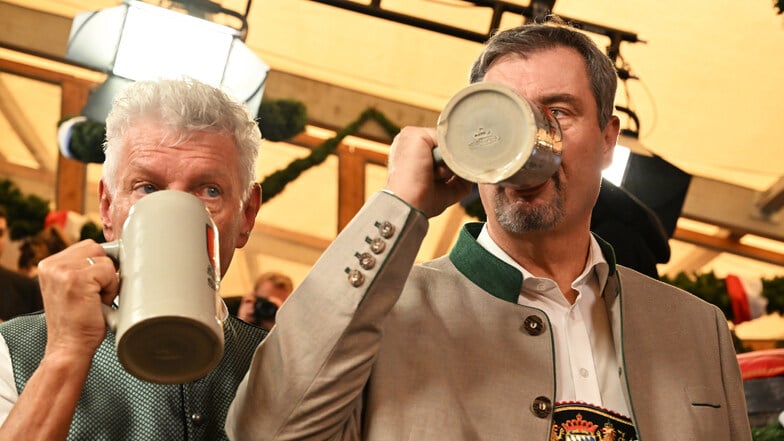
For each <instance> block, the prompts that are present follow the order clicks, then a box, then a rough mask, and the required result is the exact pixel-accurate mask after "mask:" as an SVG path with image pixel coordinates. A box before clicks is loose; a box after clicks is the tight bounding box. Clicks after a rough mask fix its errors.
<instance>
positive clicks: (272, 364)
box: [226, 192, 428, 441]
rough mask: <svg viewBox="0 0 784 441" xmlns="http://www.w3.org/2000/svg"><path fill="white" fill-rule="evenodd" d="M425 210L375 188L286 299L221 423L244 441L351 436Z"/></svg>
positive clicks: (415, 248) (424, 224)
mask: <svg viewBox="0 0 784 441" xmlns="http://www.w3.org/2000/svg"><path fill="white" fill-rule="evenodd" d="M427 225H428V224H427V219H426V217H425V216H424V214H423V213H421V212H419V211H418V210H416V209H413V208H412V207H410V206H408V205H407V204H406V203H404V202H403V201H401V200H400V199H398V198H397V197H395V196H393V195H391V194H388V193H385V192H380V193H377V194H376V195H374V197H373V198H371V199H370V200H369V201H368V202H367V203H366V204H365V206H364V207H363V208H362V210H360V212H359V213H358V214H357V215H356V216H355V217H354V219H353V220H352V221H351V222H350V223H349V225H347V226H346V228H345V229H344V230H343V231H342V232H341V233H340V234H339V235H338V237H337V238H336V239H335V241H334V242H333V243H332V245H330V247H329V248H327V250H326V251H325V252H324V254H323V255H322V256H321V257H320V258H319V260H318V261H317V262H316V264H315V266H314V267H313V268H312V269H311V270H310V272H309V273H308V275H307V276H306V277H305V280H304V281H303V282H302V283H301V284H300V285H299V286H298V287H297V289H296V291H295V292H294V293H293V294H292V295H291V296H290V297H289V298H288V299H287V300H286V303H285V304H284V305H283V307H281V309H280V311H278V314H277V316H276V325H275V326H274V327H273V329H272V332H271V333H270V334H269V335H268V336H267V337H266V338H265V340H264V341H263V342H262V344H261V345H260V346H259V347H258V348H257V350H256V353H255V355H254V358H253V361H252V363H251V367H250V369H249V371H248V373H247V374H246V376H245V378H244V380H243V381H242V383H241V384H240V386H239V388H238V391H237V395H236V397H235V398H234V401H233V402H232V404H231V407H230V409H229V413H228V417H227V420H226V432H227V433H228V435H229V437H230V438H231V439H232V440H235V441H244V440H273V439H274V440H294V439H296V440H333V439H334V440H338V439H340V440H354V439H357V440H358V439H360V436H361V433H362V427H361V420H360V416H361V412H362V391H363V389H364V387H365V384H366V382H367V380H368V378H369V376H370V371H371V369H372V366H373V361H374V360H375V358H376V355H377V353H378V350H379V345H380V340H381V324H382V322H383V319H384V317H385V316H386V315H387V313H388V312H389V311H390V310H391V309H392V307H393V306H394V304H395V302H396V301H397V299H398V297H399V296H400V293H401V291H402V289H403V286H404V284H405V281H406V278H407V277H408V274H409V272H410V270H411V267H412V265H413V263H414V260H415V258H416V255H417V252H418V250H419V247H420V245H421V243H422V240H423V239H424V236H425V233H426V232H427Z"/></svg>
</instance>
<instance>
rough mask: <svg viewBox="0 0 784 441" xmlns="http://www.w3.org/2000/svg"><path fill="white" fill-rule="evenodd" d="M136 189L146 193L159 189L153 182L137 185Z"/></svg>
mask: <svg viewBox="0 0 784 441" xmlns="http://www.w3.org/2000/svg"><path fill="white" fill-rule="evenodd" d="M136 190H137V191H141V192H142V193H144V194H150V193H154V192H156V191H157V190H158V189H157V188H155V186H154V185H152V184H144V185H140V186H138V187H136Z"/></svg>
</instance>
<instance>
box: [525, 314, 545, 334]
mask: <svg viewBox="0 0 784 441" xmlns="http://www.w3.org/2000/svg"><path fill="white" fill-rule="evenodd" d="M523 328H525V332H527V333H528V334H529V335H541V334H542V333H543V332H544V322H543V321H542V319H541V318H539V316H536V315H529V316H528V317H526V318H525V321H524V322H523Z"/></svg>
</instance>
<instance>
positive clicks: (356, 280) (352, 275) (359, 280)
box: [348, 269, 365, 288]
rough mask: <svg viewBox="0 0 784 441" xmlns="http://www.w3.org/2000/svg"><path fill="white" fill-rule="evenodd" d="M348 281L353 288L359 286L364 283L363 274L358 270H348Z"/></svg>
mask: <svg viewBox="0 0 784 441" xmlns="http://www.w3.org/2000/svg"><path fill="white" fill-rule="evenodd" d="M348 283H350V284H351V286H353V287H355V288H359V287H360V286H362V284H363V283H365V276H364V275H363V274H362V273H361V272H360V271H359V270H355V269H354V270H351V271H349V272H348Z"/></svg>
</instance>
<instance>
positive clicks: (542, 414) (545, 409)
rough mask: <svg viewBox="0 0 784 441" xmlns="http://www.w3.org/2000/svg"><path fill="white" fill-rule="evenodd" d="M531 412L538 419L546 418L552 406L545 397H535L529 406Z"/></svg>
mask: <svg viewBox="0 0 784 441" xmlns="http://www.w3.org/2000/svg"><path fill="white" fill-rule="evenodd" d="M531 410H532V411H533V413H534V415H536V416H538V417H539V418H547V417H548V416H550V412H552V410H553V404H552V402H550V399H549V398H547V397H536V398H535V399H534V402H533V403H532V404H531Z"/></svg>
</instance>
